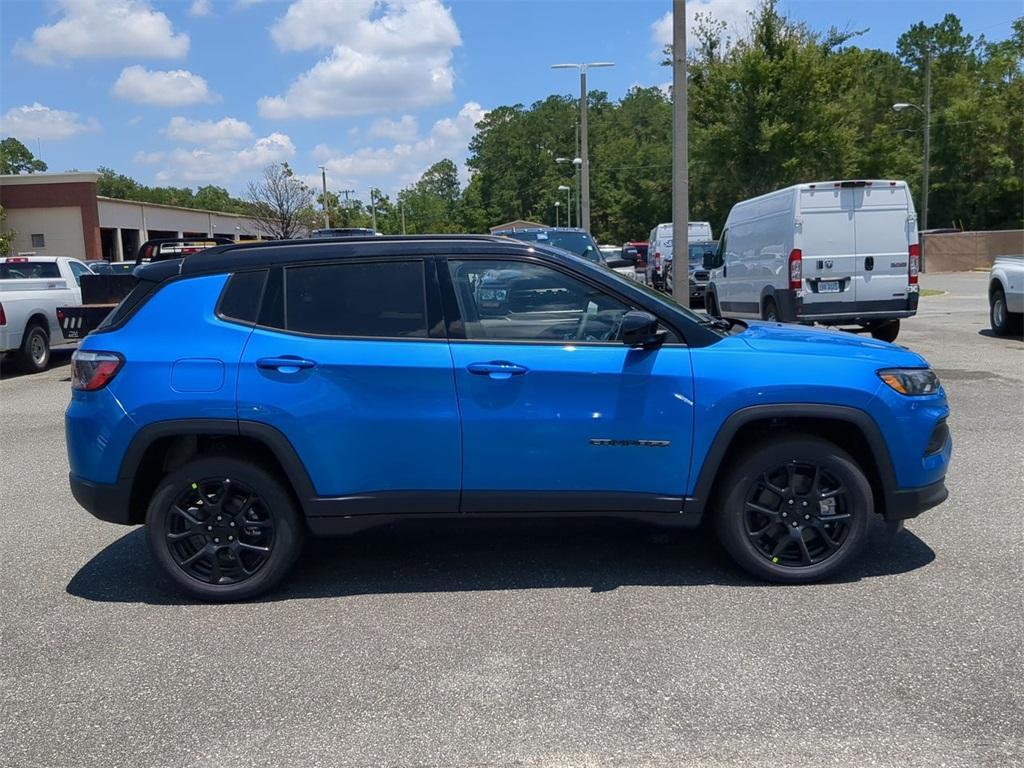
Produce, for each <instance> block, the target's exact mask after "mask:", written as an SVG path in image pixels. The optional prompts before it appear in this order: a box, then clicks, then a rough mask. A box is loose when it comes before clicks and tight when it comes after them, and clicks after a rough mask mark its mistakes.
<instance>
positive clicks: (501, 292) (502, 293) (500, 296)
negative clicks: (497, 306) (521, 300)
mask: <svg viewBox="0 0 1024 768" xmlns="http://www.w3.org/2000/svg"><path fill="white" fill-rule="evenodd" d="M507 297H508V291H507V290H505V289H504V288H499V289H498V290H496V291H495V292H494V298H495V299H497V300H498V301H504V300H505V299H506V298H507Z"/></svg>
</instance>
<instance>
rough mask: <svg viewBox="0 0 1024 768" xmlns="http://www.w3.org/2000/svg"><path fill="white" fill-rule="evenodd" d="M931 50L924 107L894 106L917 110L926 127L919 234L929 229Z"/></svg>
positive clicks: (921, 241)
mask: <svg viewBox="0 0 1024 768" xmlns="http://www.w3.org/2000/svg"><path fill="white" fill-rule="evenodd" d="M931 57H932V52H931V49H929V48H925V49H924V59H923V64H924V106H923V107H919V106H918V105H917V104H910V103H908V102H905V101H901V102H899V103H898V104H893V105H892V108H893V109H894V110H895V111H897V112H902V111H903V110H905V109H916V110H917V111H918V112H920V113H921V117H922V118H923V123H924V125H923V126H922V129H923V130H924V141H923V144H924V147H923V148H924V153H923V154H924V157H923V158H922V168H921V217H920V222H921V223H920V226H918V228H917V231H918V233H920V232H923V231H925V230H926V229H928V172H929V170H930V166H931V164H932V163H931V136H932V126H931V123H932V70H931ZM918 243H919V246H920V249H921V264H920V270H921V271H922V272H924V271H925V247H924V237H920V235H919V239H918Z"/></svg>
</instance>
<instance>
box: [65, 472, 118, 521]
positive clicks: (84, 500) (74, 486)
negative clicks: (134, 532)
mask: <svg viewBox="0 0 1024 768" xmlns="http://www.w3.org/2000/svg"><path fill="white" fill-rule="evenodd" d="M68 480H69V482H70V483H71V495H72V496H74V497H75V501H77V502H78V503H79V504H81V505H82V507H83V508H84V509H85V511H86V512H88V513H89V514H90V515H92V516H93V517H97V518H99V519H100V520H104V521H106V522H108V523H117V524H119V525H131V511H130V509H129V505H128V498H129V494H130V489H129V488H127V487H125V486H124V485H122V484H118V485H109V484H108V483H93V482H90V481H88V480H83V479H82V478H79V477H75V476H74V475H72V474H69V475H68Z"/></svg>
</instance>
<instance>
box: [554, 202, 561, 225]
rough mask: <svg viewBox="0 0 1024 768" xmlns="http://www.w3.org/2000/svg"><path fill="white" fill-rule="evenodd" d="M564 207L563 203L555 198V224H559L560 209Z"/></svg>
mask: <svg viewBox="0 0 1024 768" xmlns="http://www.w3.org/2000/svg"><path fill="white" fill-rule="evenodd" d="M561 207H562V204H561V203H560V202H558V201H557V200H555V226H556V227H557V226H558V209H559V208H561Z"/></svg>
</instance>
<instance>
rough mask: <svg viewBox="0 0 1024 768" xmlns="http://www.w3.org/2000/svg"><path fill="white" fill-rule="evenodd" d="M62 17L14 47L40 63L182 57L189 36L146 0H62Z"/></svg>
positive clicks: (59, 4) (59, 0)
mask: <svg viewBox="0 0 1024 768" xmlns="http://www.w3.org/2000/svg"><path fill="white" fill-rule="evenodd" d="M57 5H58V7H59V8H60V12H61V18H60V19H59V20H58V21H57V22H55V23H54V24H50V25H48V26H42V27H37V28H36V30H35V31H34V32H33V33H32V37H31V39H29V40H18V41H17V43H15V45H14V52H15V53H17V54H18V55H20V56H23V57H25V58H26V59H29V60H30V61H34V62H36V63H39V64H51V63H53V62H54V61H55V60H57V59H87V58H125V57H133V58H149V59H179V58H181V57H183V56H184V55H185V54H187V53H188V46H189V39H188V35H186V34H184V33H180V34H175V33H174V28H173V26H172V25H171V21H170V19H168V18H167V16H166V15H164V14H163V13H161V12H159V11H154V10H152V9H151V8H150V7H149V5H148V3H146V2H145V0H58V2H57Z"/></svg>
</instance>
